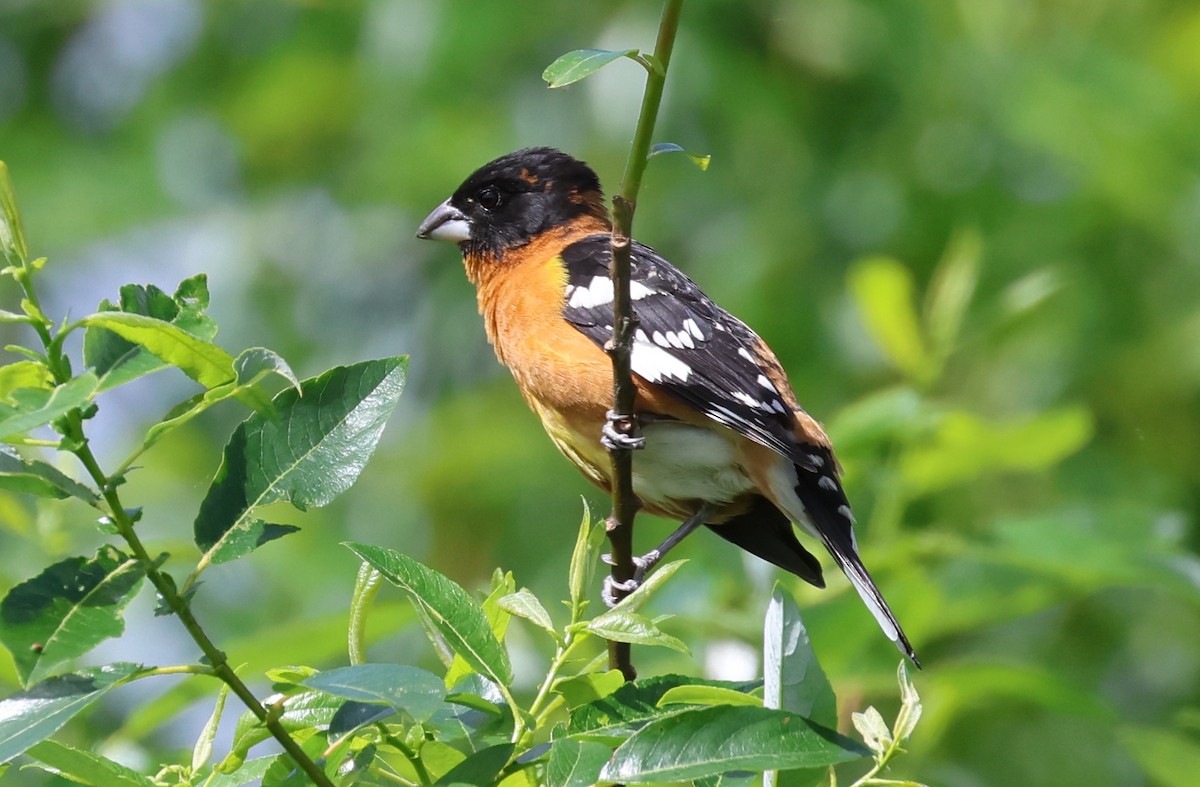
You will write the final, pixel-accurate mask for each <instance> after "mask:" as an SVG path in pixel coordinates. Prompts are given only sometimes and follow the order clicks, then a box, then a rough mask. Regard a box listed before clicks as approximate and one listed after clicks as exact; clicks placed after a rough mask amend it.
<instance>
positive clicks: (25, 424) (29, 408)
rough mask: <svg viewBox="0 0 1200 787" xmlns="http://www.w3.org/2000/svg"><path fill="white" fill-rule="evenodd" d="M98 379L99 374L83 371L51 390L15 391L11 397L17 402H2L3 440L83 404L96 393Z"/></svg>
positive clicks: (0, 436)
mask: <svg viewBox="0 0 1200 787" xmlns="http://www.w3.org/2000/svg"><path fill="white" fill-rule="evenodd" d="M98 382H99V381H98V380H97V379H96V375H94V374H92V373H91V372H84V373H83V374H81V375H79V376H78V377H75V378H74V379H71V380H68V381H67V382H65V383H63V384H62V385H60V386H58V387H57V388H55V389H53V390H52V391H43V390H36V389H32V388H22V389H19V390H17V391H13V392H12V393H11V397H12V398H16V400H17V403H16V406H15V407H9V406H7V405H5V406H0V440H5V439H8V438H10V437H12V436H14V435H21V434H25V433H26V432H28V431H29V430H31V429H35V428H37V427H39V426H42V425H44V424H48V423H50V422H51V421H54V420H57V419H59V418H62V417H63V416H64V415H66V414H67V413H69V412H71V411H72V410H75V409H78V408H80V407H83V406H84V405H85V404H87V403H88V402H89V401H90V400H91V398H92V396H93V395H94V394H95V393H96V385H97V383H98Z"/></svg>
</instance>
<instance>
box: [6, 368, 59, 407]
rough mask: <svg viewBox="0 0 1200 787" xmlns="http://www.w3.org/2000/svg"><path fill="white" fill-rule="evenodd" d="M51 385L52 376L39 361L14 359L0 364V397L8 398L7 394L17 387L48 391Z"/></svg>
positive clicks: (52, 384)
mask: <svg viewBox="0 0 1200 787" xmlns="http://www.w3.org/2000/svg"><path fill="white" fill-rule="evenodd" d="M53 387H54V376H53V375H51V374H50V370H49V369H48V368H46V364H44V363H41V362H40V361H15V362H13V363H9V364H5V365H4V366H0V399H8V396H9V394H10V393H11V392H13V391H15V390H17V389H18V388H41V389H43V390H46V391H48V390H50V389H51V388H53Z"/></svg>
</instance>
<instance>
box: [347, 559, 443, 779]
mask: <svg viewBox="0 0 1200 787" xmlns="http://www.w3.org/2000/svg"><path fill="white" fill-rule="evenodd" d="M363 565H367V564H366V563H364V564H363ZM375 726H376V728H377V729H378V730H379V733H380V735H381V736H382V739H383V740H385V741H387V742H388V743H389V744H390V745H391V746H393V747H394V748H395V749H396V751H398V752H400V753H401V754H403V755H404V758H405V759H406V760H408V763H409V764H410V765H412V767H413V772H414V773H416V774H417V779H419V780H420V783H421V784H433V777H432V776H430V775H429V771H428V770H427V769H426V768H425V763H423V762H421V757H420V756H419V755H418V754H417V753H416V752H415V751H413V750H412V749H411V748H409V746H408V744H406V743H405V742H404V741H402V740H400V739H399V738H397V737H396V736H395V735H393V734H391V733H390V732H388V728H387V727H386V726H385V725H384V724H382V723H380V724H376V725H375Z"/></svg>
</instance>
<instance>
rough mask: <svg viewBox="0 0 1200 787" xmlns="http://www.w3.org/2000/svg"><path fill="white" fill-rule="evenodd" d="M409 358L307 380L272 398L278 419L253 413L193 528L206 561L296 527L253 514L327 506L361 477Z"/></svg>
mask: <svg viewBox="0 0 1200 787" xmlns="http://www.w3.org/2000/svg"><path fill="white" fill-rule="evenodd" d="M406 368H407V359H405V358H387V359H384V360H379V361H365V362H362V363H358V364H354V365H353V366H340V367H337V368H335V369H331V370H330V371H328V372H326V373H325V374H323V375H321V376H320V377H315V378H312V379H310V380H305V381H304V382H303V383H302V384H301V390H300V391H299V392H298V391H296V390H294V389H287V390H285V391H283V392H282V393H280V394H279V395H278V396H276V397H275V413H276V417H274V418H268V417H266V416H264V415H262V414H261V413H253V414H251V416H250V417H249V418H247V419H246V420H245V421H244V422H242V424H241V425H239V426H238V428H237V429H236V430H235V431H234V433H233V436H232V437H231V438H230V440H229V444H228V445H226V446H225V452H224V456H223V457H222V460H221V466H220V468H218V470H217V474H216V477H215V478H214V479H213V482H212V485H211V486H210V487H209V490H208V494H207V495H205V498H204V501H203V502H202V503H201V505H200V513H199V514H198V515H197V517H196V522H195V526H194V530H195V538H196V545H197V546H199V547H200V549H202V550H204V552H205V554H204V557H203V558H202V559H201V565H207V564H208V563H210V562H211V563H221V562H225V561H228V560H233V559H235V558H238V557H241V556H243V555H245V554H247V553H248V552H250V551H251V550H253V549H255V548H257V547H258V546H261V545H262V544H264V543H266V542H267V541H269V540H271V539H273V538H278V537H279V536H281V535H286V534H287V533H289V532H292V531H294V530H295V528H293V527H284V526H279V525H269V524H267V523H266V522H263V521H262V520H260V519H258V518H256V517H255V516H254V514H255V512H256V511H257V510H258V509H259V508H261V507H262V506H265V505H268V504H270V503H275V502H278V501H282V500H286V501H287V502H289V503H291V504H292V505H294V506H296V507H297V508H299V509H300V510H305V509H307V508H308V507H309V506H318V507H319V506H323V505H325V504H327V503H329V502H330V501H331V500H333V499H334V498H335V497H337V496H338V495H339V494H341V493H342V492H344V491H346V489H348V488H349V487H350V485H351V484H353V483H354V481H356V480H357V479H358V476H359V475H360V474H361V473H362V470H363V468H364V467H365V466H366V463H367V460H368V459H370V457H371V454H372V453H374V451H375V446H376V445H377V444H378V442H379V437H380V436H381V435H382V434H383V427H384V424H385V423H386V422H387V419H388V418H389V417H390V416H391V414H392V411H393V410H395V408H396V404H397V402H398V401H399V398H400V394H401V392H402V391H403V390H404V376H405V369H406Z"/></svg>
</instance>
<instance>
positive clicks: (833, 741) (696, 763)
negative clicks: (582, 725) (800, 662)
mask: <svg viewBox="0 0 1200 787" xmlns="http://www.w3.org/2000/svg"><path fill="white" fill-rule="evenodd" d="M863 753H864V752H863V750H862V747H861V746H859V745H858V744H856V743H855V742H854V741H852V740H850V739H849V738H845V737H843V736H841V735H838V734H837V733H836V732H834V731H832V730H829V729H826V728H824V727H821V726H818V725H816V724H813V723H812V722H810V721H808V720H807V719H805V718H803V717H801V716H798V715H796V714H794V713H789V712H787V711H781V710H774V709H772V708H751V707H730V706H716V707H711V708H700V709H698V710H692V711H687V712H686V713H679V714H676V715H673V716H670V717H668V718H665V719H657V720H654V721H651V722H650V723H649V724H647V725H646V726H645V727H643V728H642V729H640V730H638V731H637V732H635V733H634V734H633V735H631V736H630V737H629V739H628V740H627V741H625V742H624V743H622V744H621V745H620V746H619V747H618V748H617V750H616V751H615V752H613V756H612V759H611V760H609V762H608V764H607V765H605V767H604V769H603V770H602V771H601V773H600V778H601V780H602V781H613V782H625V783H627V784H642V783H646V782H671V781H684V780H688V779H700V778H705V777H710V776H716V775H718V774H721V773H725V772H726V771H738V770H746V771H764V770H786V769H791V768H819V767H824V766H828V765H834V764H836V763H840V762H849V761H851V760H856V759H858V758H859V757H861V756H862V755H863Z"/></svg>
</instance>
